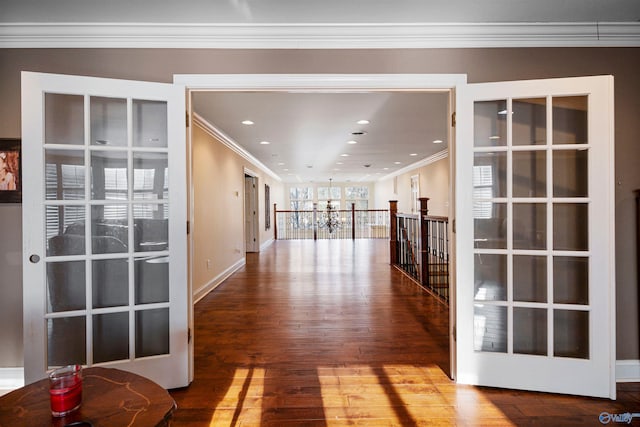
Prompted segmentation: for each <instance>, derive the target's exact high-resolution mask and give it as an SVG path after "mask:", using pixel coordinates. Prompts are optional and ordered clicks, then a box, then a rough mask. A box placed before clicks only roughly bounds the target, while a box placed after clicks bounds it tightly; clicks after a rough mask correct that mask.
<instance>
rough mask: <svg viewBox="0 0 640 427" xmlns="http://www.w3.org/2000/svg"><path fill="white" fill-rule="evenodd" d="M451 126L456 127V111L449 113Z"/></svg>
mask: <svg viewBox="0 0 640 427" xmlns="http://www.w3.org/2000/svg"><path fill="white" fill-rule="evenodd" d="M451 126H452V127H456V112H455V111H454V112H453V113H451Z"/></svg>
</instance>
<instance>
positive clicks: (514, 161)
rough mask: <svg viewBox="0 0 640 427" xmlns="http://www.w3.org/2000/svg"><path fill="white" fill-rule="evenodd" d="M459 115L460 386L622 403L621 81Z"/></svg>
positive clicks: (514, 99)
mask: <svg viewBox="0 0 640 427" xmlns="http://www.w3.org/2000/svg"><path fill="white" fill-rule="evenodd" d="M456 104H457V117H458V120H457V121H458V128H457V130H456V131H457V145H456V220H457V233H456V248H457V267H456V277H457V281H456V282H457V283H456V297H457V300H456V328H457V354H456V361H457V380H458V382H460V383H467V384H477V385H486V386H495V387H505V388H514V389H524V390H537V391H547V392H558V393H569V394H576V395H588V396H599V397H609V398H612V399H614V398H615V371H614V367H615V322H614V319H615V288H614V279H615V273H614V192H613V189H614V173H613V171H614V158H613V78H612V77H610V76H598V77H580V78H566V79H552V80H534V81H519V82H498V83H486V84H470V85H462V86H458V87H457V100H456Z"/></svg>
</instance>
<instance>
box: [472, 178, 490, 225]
mask: <svg viewBox="0 0 640 427" xmlns="http://www.w3.org/2000/svg"><path fill="white" fill-rule="evenodd" d="M491 197H493V168H492V166H490V165H483V166H474V167H473V199H474V202H473V217H474V218H480V219H487V218H491V217H492V215H491V206H492V203H491V202H490V201H489V200H487V201H482V200H478V199H490V198H491Z"/></svg>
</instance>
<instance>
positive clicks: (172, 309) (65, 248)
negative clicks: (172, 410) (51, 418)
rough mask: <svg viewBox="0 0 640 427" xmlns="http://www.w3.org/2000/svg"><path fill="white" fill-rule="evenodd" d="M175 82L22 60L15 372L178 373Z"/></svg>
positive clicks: (182, 348) (171, 378)
mask: <svg viewBox="0 0 640 427" xmlns="http://www.w3.org/2000/svg"><path fill="white" fill-rule="evenodd" d="M184 114H185V109H184V88H183V87H180V86H178V85H171V84H160V83H147V82H132V81H123V80H111V79H99V78H89V77H79V76H62V75H54V74H40V73H30V72H23V74H22V135H23V165H24V170H25V171H27V173H25V174H24V187H23V223H24V224H25V226H24V232H23V248H24V251H23V253H24V257H23V258H24V259H23V264H24V274H23V276H24V282H23V287H24V337H25V339H24V346H25V349H24V354H25V382H26V383H30V382H33V381H35V380H37V379H40V378H42V377H43V376H45V373H46V371H47V370H49V369H51V368H54V367H57V366H62V365H67V364H74V363H79V364H82V365H85V366H92V365H101V366H110V367H117V368H121V369H125V370H129V371H132V372H136V373H139V374H141V375H144V376H146V377H148V378H150V379H152V380H154V381H156V382H157V383H159V384H161V385H162V386H164V387H166V388H172V387H181V386H186V385H188V361H189V351H188V307H189V296H188V290H187V269H186V253H187V251H186V242H187V237H186V227H185V224H186V194H187V191H186V172H185V168H186V160H185V152H186V149H185V130H184Z"/></svg>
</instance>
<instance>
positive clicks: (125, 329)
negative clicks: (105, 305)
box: [93, 312, 129, 363]
mask: <svg viewBox="0 0 640 427" xmlns="http://www.w3.org/2000/svg"><path fill="white" fill-rule="evenodd" d="M128 358H129V313H128V312H122V313H108V314H95V315H94V316H93V362H94V363H102V362H111V361H114V360H122V359H128Z"/></svg>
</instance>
